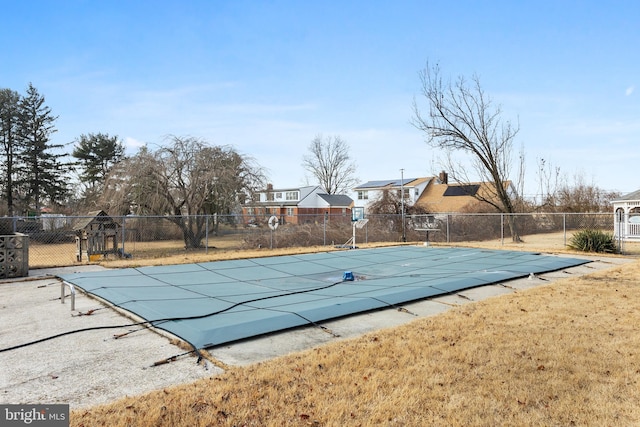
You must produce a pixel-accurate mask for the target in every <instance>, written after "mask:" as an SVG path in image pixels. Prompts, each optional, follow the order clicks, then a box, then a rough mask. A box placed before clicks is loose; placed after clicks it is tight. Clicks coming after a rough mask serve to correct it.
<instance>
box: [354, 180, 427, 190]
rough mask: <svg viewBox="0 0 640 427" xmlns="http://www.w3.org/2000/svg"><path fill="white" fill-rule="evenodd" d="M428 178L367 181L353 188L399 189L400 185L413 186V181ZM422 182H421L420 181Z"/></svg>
mask: <svg viewBox="0 0 640 427" xmlns="http://www.w3.org/2000/svg"><path fill="white" fill-rule="evenodd" d="M425 179H429V178H404V179H402V178H398V179H386V180H378V181H367V182H365V183H364V184H360V185H358V186H357V187H355V188H354V190H360V189H369V188H382V187H400V186H401V185H415V183H414V182H413V181H419V180H425ZM420 182H422V181H420Z"/></svg>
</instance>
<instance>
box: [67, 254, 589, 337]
mask: <svg viewBox="0 0 640 427" xmlns="http://www.w3.org/2000/svg"><path fill="white" fill-rule="evenodd" d="M587 262H588V261H586V260H582V259H576V258H566V257H555V256H548V255H540V254H538V253H531V252H517V251H499V250H485V249H469V248H434V247H419V246H401V247H387V248H376V249H357V250H345V251H337V252H323V253H314V254H304V255H289V256H277V257H264V258H252V259H242V260H233V261H215V262H206V263H199V264H184V265H167V266H158V267H142V268H125V269H114V270H107V271H102V272H91V273H73V274H65V275H61V276H60V278H61V279H63V280H64V281H66V282H68V283H71V284H74V285H75V286H77V287H79V288H82V289H83V290H84V291H86V292H87V293H89V294H94V295H96V296H98V297H100V298H102V299H104V300H106V301H109V302H110V303H112V304H113V305H114V306H117V307H120V308H122V309H125V310H128V311H130V312H132V313H134V314H136V315H137V316H139V317H141V318H143V319H145V320H148V321H150V323H151V324H153V325H154V326H155V327H158V328H161V329H164V330H166V331H168V332H171V333H172V334H174V335H176V336H178V337H180V338H182V339H183V340H185V341H187V342H189V343H190V344H192V345H193V346H194V347H197V348H208V347H213V346H217V345H220V344H223V343H227V342H231V341H236V340H240V339H243V338H248V337H252V336H257V335H261V334H265V333H269V332H275V331H279V330H284V329H288V328H293V327H297V326H301V325H306V324H309V323H311V322H321V321H323V320H327V319H332V318H336V317H341V316H346V315H349V314H354V313H360V312H365V311H368V310H374V309H378V308H383V307H389V306H391V305H399V304H402V303H406V302H409V301H415V300H420V299H424V298H429V297H434V296H437V295H443V294H448V293H452V292H457V291H460V290H463V289H468V288H473V287H477V286H482V285H487V284H491V283H497V282H502V281H505V280H509V279H514V278H518V277H524V276H528V275H529V274H530V273H534V274H538V273H543V272H548V271H555V270H560V269H563V268H566V267H572V266H576V265H581V264H585V263H587ZM348 273H350V274H348ZM345 276H346V277H347V278H350V277H349V276H353V279H354V280H352V281H348V280H343V278H344V277H345Z"/></svg>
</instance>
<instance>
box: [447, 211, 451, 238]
mask: <svg viewBox="0 0 640 427" xmlns="http://www.w3.org/2000/svg"><path fill="white" fill-rule="evenodd" d="M447 243H451V234H450V233H449V215H448V214H447Z"/></svg>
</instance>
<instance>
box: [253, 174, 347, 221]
mask: <svg viewBox="0 0 640 427" xmlns="http://www.w3.org/2000/svg"><path fill="white" fill-rule="evenodd" d="M353 205H354V203H353V200H352V199H351V198H350V197H349V196H346V195H341V194H327V193H326V192H324V191H323V189H322V188H321V187H320V186H306V187H288V188H273V186H272V185H271V184H269V185H267V188H266V190H264V191H261V192H258V193H256V195H255V196H254V198H253V200H250V201H247V202H246V203H245V204H244V205H243V206H242V216H243V220H244V223H245V224H248V225H253V224H255V225H259V224H265V223H266V222H267V221H268V220H269V218H271V216H275V217H276V218H278V220H279V222H280V224H287V223H288V224H303V223H319V222H322V221H324V220H325V215H327V220H328V221H336V220H344V221H351V208H352V207H353Z"/></svg>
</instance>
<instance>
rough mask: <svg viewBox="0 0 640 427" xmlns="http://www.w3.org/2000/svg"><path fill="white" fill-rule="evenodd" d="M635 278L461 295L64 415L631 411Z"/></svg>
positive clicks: (217, 419)
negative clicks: (459, 302)
mask: <svg viewBox="0 0 640 427" xmlns="http://www.w3.org/2000/svg"><path fill="white" fill-rule="evenodd" d="M189 262H192V261H189ZM639 278H640V261H637V262H634V263H630V264H627V265H624V266H621V267H616V268H613V269H610V270H605V271H600V272H598V273H594V274H591V275H588V276H582V277H580V278H571V279H564V280H560V281H556V282H553V283H551V284H549V285H545V286H539V287H536V288H534V289H531V290H527V291H522V292H515V293H512V294H509V295H505V296H501V297H496V298H491V299H488V300H484V301H480V302H476V303H472V304H466V305H463V306H459V307H455V308H454V309H452V310H450V311H448V312H446V313H444V314H441V315H438V316H434V317H430V318H421V319H418V320H416V321H414V322H413V323H410V324H408V325H405V326H401V327H397V328H393V329H388V330H382V331H378V332H376V333H371V334H368V335H365V336H362V337H360V338H358V339H353V340H344V341H340V342H336V343H333V344H330V345H326V346H323V347H319V348H316V349H312V350H308V351H305V352H301V353H295V354H291V355H288V356H284V357H281V358H278V359H274V360H270V361H267V362H263V363H259V364H256V365H253V366H248V367H227V369H226V371H225V373H224V374H223V375H220V376H216V377H211V378H209V379H206V380H201V381H198V382H195V383H193V384H188V385H183V386H177V387H173V388H167V389H164V390H158V391H156V392H153V393H150V394H147V395H143V396H136V397H130V398H126V399H123V400H121V401H117V402H114V403H112V404H109V405H105V406H99V407H94V408H90V409H86V410H85V409H83V410H78V411H73V412H72V414H71V425H72V426H87V427H88V426H110V427H111V426H217V425H220V426H285V425H293V426H308V425H312V426H351V425H353V426H372V425H399V426H418V425H435V426H469V425H482V426H498V425H514V426H515V425H518V426H520V425H544V426H553V425H558V426H571V425H576V426H585V425H589V426H607V425H609V426H614V425H615V426H631V425H640V383H639V379H640V334H639V333H638V325H640V286H639Z"/></svg>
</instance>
